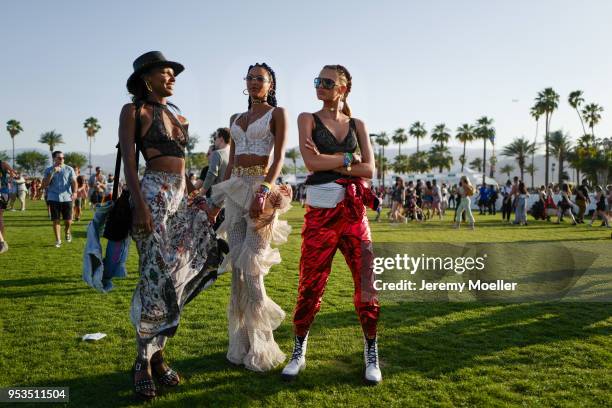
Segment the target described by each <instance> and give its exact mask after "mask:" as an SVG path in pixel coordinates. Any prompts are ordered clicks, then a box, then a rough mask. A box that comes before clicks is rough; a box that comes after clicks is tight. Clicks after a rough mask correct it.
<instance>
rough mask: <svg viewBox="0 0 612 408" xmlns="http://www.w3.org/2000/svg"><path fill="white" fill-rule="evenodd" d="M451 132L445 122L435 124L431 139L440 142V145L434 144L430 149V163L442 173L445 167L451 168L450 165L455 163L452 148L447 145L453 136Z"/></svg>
mask: <svg viewBox="0 0 612 408" xmlns="http://www.w3.org/2000/svg"><path fill="white" fill-rule="evenodd" d="M449 132H450V131H449V130H448V129H447V128H446V125H445V124H444V123H440V124H438V125H436V126H434V128H433V130H432V132H431V140H432V141H434V142H438V145H434V146H432V147H431V149H430V150H429V163H430V164H431V167H437V168H438V169H439V171H440V173H442V169H443V168H448V169H449V170H450V166H451V165H452V164H453V157H452V156H451V154H450V150H449V149H448V147H446V146H445V144H446V143H448V141H449V140H450V138H451V135H450V133H449Z"/></svg>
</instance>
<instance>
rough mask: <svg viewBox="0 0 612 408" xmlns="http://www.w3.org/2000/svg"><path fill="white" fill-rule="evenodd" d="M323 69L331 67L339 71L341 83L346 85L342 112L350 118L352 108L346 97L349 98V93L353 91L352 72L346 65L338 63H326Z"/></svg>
mask: <svg viewBox="0 0 612 408" xmlns="http://www.w3.org/2000/svg"><path fill="white" fill-rule="evenodd" d="M323 69H331V70H334V71H336V72H337V73H338V76H339V77H340V83H341V84H342V85H345V86H346V93H345V94H344V96H343V97H342V100H341V102H342V113H344V114H345V115H346V116H348V117H349V118H350V117H351V114H352V112H351V108H350V107H349V106H348V103H347V102H346V98H348V94H349V93H350V92H351V88H352V87H353V77H351V73H350V72H349V71H348V69H346V67H344V66H342V65H340V64H336V65H325V66H324V67H323Z"/></svg>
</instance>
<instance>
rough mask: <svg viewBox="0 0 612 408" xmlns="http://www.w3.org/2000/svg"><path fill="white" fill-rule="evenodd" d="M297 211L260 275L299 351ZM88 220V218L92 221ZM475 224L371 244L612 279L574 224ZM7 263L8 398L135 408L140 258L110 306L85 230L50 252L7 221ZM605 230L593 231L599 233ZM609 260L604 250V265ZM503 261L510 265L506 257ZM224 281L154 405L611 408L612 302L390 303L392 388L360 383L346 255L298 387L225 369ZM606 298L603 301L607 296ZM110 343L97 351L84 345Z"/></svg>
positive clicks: (385, 341) (177, 344)
mask: <svg viewBox="0 0 612 408" xmlns="http://www.w3.org/2000/svg"><path fill="white" fill-rule="evenodd" d="M302 216H303V210H302V209H301V208H298V207H294V208H293V209H292V210H291V211H290V212H289V213H288V214H287V219H288V220H289V222H290V223H291V224H292V226H293V232H292V234H291V238H290V241H289V242H288V243H287V244H286V245H284V246H282V247H281V255H282V257H283V262H282V264H280V265H279V266H275V267H274V268H273V269H272V271H271V273H270V274H269V275H268V276H267V277H266V288H267V291H268V294H269V296H270V297H271V298H272V299H274V300H275V301H276V302H277V303H278V304H279V305H280V306H281V307H282V308H283V309H284V310H285V311H286V312H287V315H288V316H287V319H286V320H285V322H284V323H283V324H282V325H281V327H280V328H279V329H278V330H277V331H276V332H275V338H276V339H277V341H278V343H279V345H280V347H281V349H283V350H284V351H285V352H286V353H290V352H291V348H292V344H293V341H292V330H291V312H292V310H293V307H294V304H295V297H296V290H297V276H298V262H299V256H300V243H301V239H300V228H301V224H302ZM90 217H91V212H90V211H87V212H86V218H87V219H89V218H90ZM500 218H501V217H500V216H497V217H493V216H481V217H477V229H476V231H470V230H469V229H467V228H462V229H460V230H454V229H452V228H451V225H450V221H449V220H448V219H447V220H446V221H444V222H439V221H432V222H429V223H426V224H424V225H417V224H409V225H391V224H389V223H387V222H381V223H373V224H372V230H373V239H374V240H375V241H376V242H396V243H398V242H399V243H401V242H404V243H406V247H407V248H410V245H411V243H415V244H416V243H434V242H439V243H449V244H450V243H457V242H492V243H495V242H507V243H532V242H536V243H542V244H546V243H551V244H552V243H563V244H564V245H567V246H568V247H572V246H573V247H581V246H587V245H598V246H597V248H600V250H601V251H602V253H601V256H600V257H599V258H597V260H596V261H595V263H594V264H593V265H591V267H590V269H589V276H586V277H585V279H587V280H586V283H585V284H584V285H583V286H585V290H586V289H587V287H588V288H591V287H594V286H596V285H597V284H598V282H600V281H601V280H605V279H604V278H605V277H607V278H608V279H609V278H610V276H611V275H612V269H611V265H612V255H610V254H611V253H612V241H611V240H610V230H608V229H604V228H599V227H592V228H589V227H588V226H584V225H581V226H578V227H572V226H571V225H569V224H566V225H560V226H554V225H549V224H547V223H545V222H530V225H529V226H528V227H524V228H521V227H515V226H509V225H504V224H502V223H501V222H500V221H499V219H500ZM5 222H6V235H7V240H8V242H9V244H10V250H9V252H7V253H5V254H3V255H0V310H2V314H1V318H0V328H1V334H0V373H1V375H0V387H8V386H68V387H70V402H71V405H75V406H83V407H95V406H99V407H109V406H130V405H137V404H138V402H137V401H136V400H134V398H133V397H132V391H131V378H130V368H131V365H132V362H133V359H134V357H135V345H134V333H133V328H132V326H131V324H130V322H129V307H130V300H131V296H132V291H133V289H134V286H135V285H136V282H137V255H136V252H135V248H134V247H133V246H132V250H131V251H132V252H131V255H130V261H129V264H128V270H129V277H128V278H127V279H123V280H116V281H115V284H116V287H115V289H114V290H113V291H112V292H111V293H109V294H106V295H103V294H99V293H97V292H95V291H94V290H93V289H90V288H89V287H87V286H86V285H85V283H84V282H83V281H82V280H81V259H82V253H83V248H84V244H85V230H86V227H87V220H86V221H81V222H79V223H77V224H76V226H75V228H74V233H73V235H74V241H73V243H71V244H64V245H63V246H62V247H61V248H59V249H57V248H55V247H54V238H53V235H52V230H51V223H50V221H49V220H48V218H47V216H46V210H45V209H44V208H43V205H42V204H41V203H39V202H38V203H34V204H30V208H29V209H28V211H26V212H24V213H21V212H9V213H5ZM598 224H599V223H597V225H598ZM605 248H607V249H608V252H605ZM508 257H509V258H508V260H509V262H514V261H513V258H512V257H511V255H510V254H508ZM229 290H230V276H229V275H227V274H226V275H222V276H221V277H220V278H219V280H218V281H217V283H216V284H215V285H214V286H213V287H212V288H210V289H208V290H207V291H205V292H204V293H202V294H201V295H200V296H199V297H198V298H197V299H195V300H194V301H193V302H192V303H191V304H189V305H188V306H187V307H186V309H185V311H184V313H183V316H182V323H181V327H180V328H179V330H178V333H177V335H176V337H175V338H173V339H171V340H170V342H169V344H168V347H167V356H168V358H169V361H170V362H171V363H172V364H173V366H174V367H175V368H176V369H177V370H178V371H179V372H180V373H181V374H182V375H183V379H184V381H183V383H182V384H181V386H180V387H179V388H178V389H176V390H169V391H165V392H164V393H163V394H162V396H161V397H159V398H158V399H157V400H156V401H154V402H153V405H159V406H178V405H181V406H189V407H191V406H247V405H248V406H296V405H300V406H387V405H389V406H402V407H405V406H407V407H409V406H415V407H428V406H441V407H451V406H466V407H472V406H499V407H506V406H528V407H533V406H555V407H558V406H568V407H574V406H589V407H590V406H592V407H601V406H606V405H607V406H610V400H611V397H612V392H611V384H612V337H611V334H612V318H611V310H612V308H611V306H612V303H611V302H601V301H599V302H582V303H580V302H531V303H505V304H500V303H497V304H491V303H479V302H453V303H448V302H401V301H394V300H385V298H384V297H383V298H382V312H381V320H380V325H379V338H380V346H379V348H380V350H379V352H380V356H381V367H382V372H383V377H384V380H383V383H382V384H380V385H379V386H377V387H375V388H372V387H366V386H364V385H363V384H362V380H361V376H362V369H363V345H362V338H361V331H360V327H359V324H358V320H357V317H356V315H355V313H354V310H353V304H352V291H353V289H352V280H351V277H350V273H349V271H348V269H347V268H346V266H345V265H344V260H343V258H342V256H341V255H339V254H338V255H337V256H336V259H335V261H334V269H333V271H332V276H331V279H330V281H329V285H328V287H327V291H326V294H325V297H324V301H323V306H322V309H321V312H320V313H319V314H318V316H317V319H316V320H315V323H314V325H313V327H312V330H311V334H310V338H309V344H308V366H307V369H306V371H305V372H304V373H302V374H301V375H300V377H299V379H298V380H297V381H296V382H294V383H285V382H283V381H281V379H280V370H281V367H279V368H277V369H275V370H273V371H272V372H269V373H265V374H259V373H253V372H250V371H247V370H245V369H241V368H236V367H233V366H231V365H230V364H229V363H227V362H226V360H225V352H226V347H227V321H226V320H227V319H226V307H227V303H228V299H229ZM608 294H609V293H608ZM94 332H104V333H107V334H108V337H106V338H104V339H103V340H101V341H98V342H93V343H88V342H83V341H81V336H83V335H84V334H86V333H94Z"/></svg>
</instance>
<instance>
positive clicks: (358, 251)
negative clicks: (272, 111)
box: [282, 65, 382, 384]
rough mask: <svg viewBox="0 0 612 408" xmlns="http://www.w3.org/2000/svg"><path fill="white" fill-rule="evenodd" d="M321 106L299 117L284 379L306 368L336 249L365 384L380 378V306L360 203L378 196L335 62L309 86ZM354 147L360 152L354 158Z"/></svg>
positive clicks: (347, 78) (344, 76)
mask: <svg viewBox="0 0 612 408" xmlns="http://www.w3.org/2000/svg"><path fill="white" fill-rule="evenodd" d="M314 84H315V88H316V90H317V98H318V99H319V100H321V101H323V108H322V109H321V110H319V111H318V112H315V113H302V114H300V116H299V117H298V127H299V132H300V151H301V153H302V157H303V158H304V163H305V164H306V166H307V167H308V169H309V170H310V171H312V174H311V175H310V176H309V177H308V179H307V180H306V183H305V184H306V186H307V190H306V215H305V216H304V218H305V222H304V227H303V229H302V239H303V241H302V257H301V259H300V281H299V288H298V299H297V305H296V307H295V312H294V317H293V324H294V331H295V345H294V348H293V354H292V357H291V360H290V361H289V363H288V364H287V366H285V368H284V369H283V373H282V375H283V378H286V379H293V378H295V377H296V376H297V375H298V374H299V372H300V371H301V370H303V369H304V367H305V365H306V345H307V341H308V331H309V329H310V325H311V324H312V322H313V320H314V317H315V315H316V313H317V312H318V311H319V309H320V307H321V299H322V297H323V292H324V291H325V286H326V285H327V280H328V279H329V274H330V272H331V264H332V260H333V257H334V255H335V253H336V251H337V250H338V249H340V252H342V254H343V255H344V258H345V259H346V262H347V264H348V266H349V269H350V270H351V273H352V275H353V282H354V284H355V292H354V296H353V302H354V304H355V309H356V311H357V314H358V315H359V320H360V322H361V326H362V329H363V333H364V358H365V375H364V379H365V380H366V381H367V382H368V383H370V384H377V383H379V382H380V381H381V380H382V376H381V373H380V368H379V365H378V346H377V337H376V323H377V321H378V314H379V309H380V306H379V305H378V299H377V297H376V291H375V289H374V286H373V281H374V279H373V276H374V274H373V253H372V238H371V234H370V227H369V225H368V219H367V216H366V206H368V207H372V208H374V209H375V208H376V207H377V205H378V198H376V197H375V196H374V195H373V194H372V192H371V190H370V189H369V187H368V185H367V182H366V180H365V179H371V178H372V174H373V171H374V153H373V151H372V146H371V144H370V139H369V137H368V132H367V130H366V127H365V125H364V123H363V122H362V121H361V120H359V119H355V118H353V117H351V110H350V108H349V107H348V105H347V103H346V98H347V96H348V94H349V92H350V91H351V86H352V78H351V75H350V74H349V72H348V70H347V69H346V68H345V67H343V66H341V65H326V66H325V67H323V70H321V72H320V74H319V76H318V77H317V78H315V81H314ZM357 147H359V150H360V152H361V155H358V154H356V153H355V151H356V150H357Z"/></svg>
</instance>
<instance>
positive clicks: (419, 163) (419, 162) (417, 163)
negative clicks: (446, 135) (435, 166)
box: [408, 152, 431, 173]
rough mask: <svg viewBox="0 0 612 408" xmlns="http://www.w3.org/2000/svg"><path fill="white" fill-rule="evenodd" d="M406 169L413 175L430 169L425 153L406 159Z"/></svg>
mask: <svg viewBox="0 0 612 408" xmlns="http://www.w3.org/2000/svg"><path fill="white" fill-rule="evenodd" d="M408 168H409V169H410V171H414V172H415V173H425V172H428V171H429V170H430V169H431V165H430V163H429V155H428V154H427V152H418V153H414V154H411V155H410V157H409V158H408Z"/></svg>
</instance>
